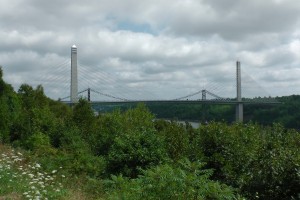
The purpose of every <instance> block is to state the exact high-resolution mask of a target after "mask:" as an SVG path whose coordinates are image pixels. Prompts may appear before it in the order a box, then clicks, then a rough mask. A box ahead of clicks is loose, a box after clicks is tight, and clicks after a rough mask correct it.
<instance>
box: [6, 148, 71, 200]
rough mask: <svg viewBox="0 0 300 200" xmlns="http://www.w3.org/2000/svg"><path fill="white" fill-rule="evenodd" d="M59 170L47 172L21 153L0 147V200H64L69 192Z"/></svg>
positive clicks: (63, 176)
mask: <svg viewBox="0 0 300 200" xmlns="http://www.w3.org/2000/svg"><path fill="white" fill-rule="evenodd" d="M58 172H59V170H53V171H51V172H45V171H43V170H42V166H41V165H40V164H39V163H32V162H30V161H29V160H28V158H26V157H25V156H24V155H23V154H22V153H21V152H20V151H15V150H14V149H11V148H9V147H7V146H4V145H1V146H0V199H62V198H64V197H65V196H67V190H66V189H64V187H63V185H62V183H61V182H62V180H63V179H64V178H66V177H65V175H63V174H59V173H58Z"/></svg>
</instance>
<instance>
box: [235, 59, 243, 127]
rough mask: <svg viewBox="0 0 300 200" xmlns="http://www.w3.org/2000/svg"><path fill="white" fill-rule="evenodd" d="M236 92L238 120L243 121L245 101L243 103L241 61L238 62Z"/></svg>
mask: <svg viewBox="0 0 300 200" xmlns="http://www.w3.org/2000/svg"><path fill="white" fill-rule="evenodd" d="M236 93H237V97H236V98H237V101H238V102H239V103H238V104H237V105H236V122H243V115H244V113H243V103H242V79H241V63H240V61H237V62H236Z"/></svg>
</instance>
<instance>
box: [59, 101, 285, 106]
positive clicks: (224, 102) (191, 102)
mask: <svg viewBox="0 0 300 200" xmlns="http://www.w3.org/2000/svg"><path fill="white" fill-rule="evenodd" d="M64 102H65V103H67V104H71V102H70V101H64ZM90 103H91V104H103V105H105V104H136V103H145V104H155V103H163V104H221V105H236V104H281V102H275V101H274V102H273V101H265V102H264V101H225V100H133V101H91V102H90Z"/></svg>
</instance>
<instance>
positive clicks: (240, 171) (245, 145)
mask: <svg viewBox="0 0 300 200" xmlns="http://www.w3.org/2000/svg"><path fill="white" fill-rule="evenodd" d="M299 138H300V135H299V133H298V132H296V131H286V130H285V129H284V128H283V127H282V126H280V125H276V124H275V125H273V126H272V127H270V128H263V127H260V126H258V125H255V124H245V125H243V124H234V125H231V126H228V125H226V124H223V123H210V124H209V125H207V126H202V127H200V128H199V130H198V134H197V135H196V137H195V140H194V142H193V143H192V145H193V146H194V147H193V148H194V149H197V148H200V149H201V152H202V153H203V154H204V161H205V162H207V167H208V168H212V169H214V170H215V171H214V174H213V176H212V177H213V179H215V180H220V181H222V182H224V183H226V184H228V185H231V186H233V187H236V188H239V189H240V191H241V192H242V194H243V195H245V196H247V197H248V198H249V199H257V198H259V199H291V198H297V196H298V194H299V190H298V189H297V188H300V185H299V184H300V177H299V173H298V172H299V169H300V168H299V163H300V160H299V157H300V150H299V141H300V139H299Z"/></svg>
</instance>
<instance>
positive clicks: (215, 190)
mask: <svg viewBox="0 0 300 200" xmlns="http://www.w3.org/2000/svg"><path fill="white" fill-rule="evenodd" d="M202 166H203V164H201V163H199V162H194V163H191V162H190V161H189V160H181V161H180V162H179V163H178V164H175V165H169V164H164V165H158V166H156V167H154V168H151V169H148V170H143V174H142V175H140V176H139V177H138V178H136V179H128V178H124V177H122V176H112V180H111V181H108V182H107V184H109V185H110V187H111V189H110V190H109V191H108V199H237V198H238V196H236V195H235V194H234V191H233V190H232V188H230V187H228V186H226V185H223V184H220V183H218V182H215V181H211V180H209V176H210V174H211V171H209V170H203V169H201V168H202Z"/></svg>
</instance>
